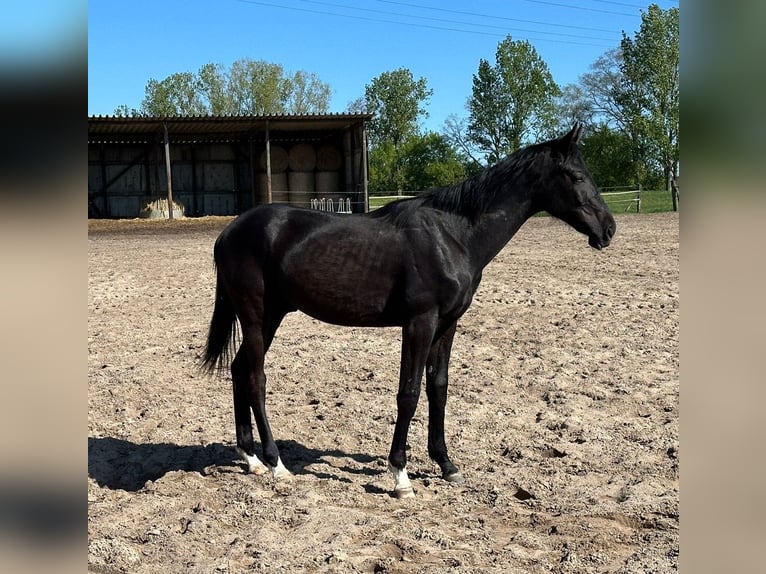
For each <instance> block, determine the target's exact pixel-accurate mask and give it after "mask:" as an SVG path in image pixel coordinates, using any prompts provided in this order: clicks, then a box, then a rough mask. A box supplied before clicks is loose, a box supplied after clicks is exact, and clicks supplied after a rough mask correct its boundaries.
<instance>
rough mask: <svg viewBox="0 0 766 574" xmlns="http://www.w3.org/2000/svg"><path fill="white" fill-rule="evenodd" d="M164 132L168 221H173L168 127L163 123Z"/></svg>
mask: <svg viewBox="0 0 766 574" xmlns="http://www.w3.org/2000/svg"><path fill="white" fill-rule="evenodd" d="M162 127H163V128H164V130H165V175H166V177H167V180H168V219H173V177H172V172H171V170H170V141H169V139H168V125H167V124H165V123H163V124H162Z"/></svg>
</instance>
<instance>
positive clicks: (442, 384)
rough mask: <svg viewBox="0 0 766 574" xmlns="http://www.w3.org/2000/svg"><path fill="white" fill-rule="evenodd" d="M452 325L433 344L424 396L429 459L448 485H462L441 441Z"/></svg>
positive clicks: (427, 362) (461, 479)
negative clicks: (426, 403) (426, 411)
mask: <svg viewBox="0 0 766 574" xmlns="http://www.w3.org/2000/svg"><path fill="white" fill-rule="evenodd" d="M456 326H457V323H453V324H452V325H451V326H450V327H449V328H447V330H446V331H445V332H444V334H443V335H442V336H441V337H439V338H438V339H437V340H436V341H434V343H433V345H431V350H430V351H429V353H428V360H427V361H426V396H427V397H428V455H429V456H430V457H431V459H432V460H433V461H435V462H436V464H438V465H439V468H440V469H441V471H442V476H443V477H444V479H445V480H447V481H449V482H464V479H463V475H462V474H460V472H459V471H458V469H457V467H456V466H455V465H454V464H453V463H452V461H451V460H450V458H449V456H448V455H447V443H446V441H445V440H444V410H445V407H446V405H447V386H448V385H447V384H448V372H449V360H450V354H451V352H452V340H453V339H454V337H455V327H456Z"/></svg>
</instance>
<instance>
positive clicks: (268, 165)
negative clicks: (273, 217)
mask: <svg viewBox="0 0 766 574" xmlns="http://www.w3.org/2000/svg"><path fill="white" fill-rule="evenodd" d="M266 200H267V201H268V202H269V203H271V201H272V199H271V142H270V141H269V120H266Z"/></svg>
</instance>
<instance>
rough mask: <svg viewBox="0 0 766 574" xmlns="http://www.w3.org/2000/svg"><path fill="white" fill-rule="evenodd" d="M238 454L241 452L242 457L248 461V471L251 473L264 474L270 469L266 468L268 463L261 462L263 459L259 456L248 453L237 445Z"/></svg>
mask: <svg viewBox="0 0 766 574" xmlns="http://www.w3.org/2000/svg"><path fill="white" fill-rule="evenodd" d="M237 454H239V456H240V458H241V459H242V460H244V461H245V462H246V463H247V471H248V472H249V473H250V474H258V475H260V474H263V473H265V472H266V471H267V470H268V469H267V468H266V465H265V464H263V463H262V462H261V459H259V458H258V457H257V456H255V455H254V454H253V455H250V454H247V453H246V452H245V451H244V450H242V449H241V448H239V447H237Z"/></svg>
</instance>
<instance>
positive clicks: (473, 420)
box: [88, 213, 679, 574]
mask: <svg viewBox="0 0 766 574" xmlns="http://www.w3.org/2000/svg"><path fill="white" fill-rule="evenodd" d="M616 219H617V224H618V231H617V235H616V237H615V240H614V242H613V244H612V246H611V247H609V248H608V249H606V250H604V251H602V252H597V251H595V250H593V249H590V248H588V246H587V241H586V239H585V238H584V237H583V236H581V235H579V234H577V233H576V232H574V231H573V230H571V229H570V228H568V227H567V226H565V225H564V224H563V223H560V222H558V221H556V220H553V219H552V218H533V219H532V220H530V221H528V222H527V223H526V224H525V225H524V227H522V229H521V231H520V232H519V233H518V234H517V235H516V237H514V238H513V239H512V240H511V242H510V243H509V244H508V246H506V248H505V249H504V250H503V251H502V252H501V253H500V254H499V255H498V256H497V257H496V259H495V260H494V261H493V262H492V263H491V264H490V265H489V266H488V267H487V268H486V270H485V273H484V280H483V282H482V284H481V286H480V288H479V291H478V293H477V295H476V297H475V299H474V303H473V305H472V306H471V308H470V309H469V310H468V312H467V313H466V315H465V316H464V317H463V319H462V320H461V322H460V323H459V325H458V332H457V336H456V338H455V344H454V350H453V354H452V361H451V371H450V375H451V379H450V395H449V401H448V404H447V442H448V446H449V447H450V454H451V456H452V459H453V460H454V462H455V463H456V464H457V465H458V467H459V468H460V469H461V471H462V473H463V474H464V476H465V477H466V482H465V484H450V483H446V482H445V481H443V480H442V479H441V478H440V475H439V469H438V467H437V466H436V465H435V464H433V463H432V462H431V461H430V460H429V458H428V455H427V452H426V432H427V408H426V398H425V392H424V393H423V396H422V397H421V402H420V405H419V407H418V411H417V413H416V416H415V419H414V421H413V423H412V427H411V430H410V435H409V447H410V448H409V450H408V457H409V463H408V469H409V471H410V478H411V479H412V482H413V486H414V488H415V492H416V497H415V498H413V499H405V500H399V499H396V498H394V497H393V496H392V495H391V489H392V488H393V480H392V478H391V476H390V474H389V473H388V471H387V469H386V456H387V454H388V449H389V446H390V441H391V437H392V433H393V423H394V417H395V394H396V386H397V372H398V365H399V349H400V333H399V331H398V330H396V329H358V328H343V327H335V326H331V325H326V324H322V323H319V322H318V321H315V320H313V319H311V318H309V317H307V316H305V315H301V314H297V313H296V314H291V315H289V316H288V317H287V318H286V319H285V321H284V323H283V324H282V327H281V329H280V330H279V331H278V332H277V337H276V339H275V342H274V345H273V346H272V349H271V351H270V353H269V355H268V356H267V376H268V377H269V396H268V403H267V407H268V409H269V412H270V419H271V424H272V428H273V430H274V434H275V437H276V438H277V442H278V445H279V447H280V449H281V453H282V459H283V461H284V462H285V464H286V466H287V467H288V468H289V469H290V470H291V471H292V472H293V473H294V477H293V478H292V479H291V480H288V481H275V480H274V479H273V478H271V476H254V475H250V474H246V473H245V470H244V466H243V464H242V463H241V462H239V461H238V460H237V459H236V455H235V451H234V444H235V435H234V423H233V409H232V401H231V384H230V382H229V381H228V380H227V379H226V378H225V377H208V376H205V375H203V374H202V373H201V372H200V371H199V370H198V363H199V358H200V356H201V353H202V351H203V348H204V344H205V337H206V334H207V327H208V323H209V320H210V316H211V313H212V304H213V293H214V285H215V282H214V270H213V265H212V255H211V253H212V246H213V242H214V241H215V238H216V237H217V235H218V233H219V231H220V229H222V228H223V226H224V225H225V223H226V222H227V221H228V219H226V218H202V219H198V220H182V221H176V222H162V221H140V220H136V221H91V222H89V233H88V260H89V267H88V382H89V394H88V565H89V571H91V572H136V573H147V574H148V573H152V574H155V573H157V572H162V573H164V574H170V573H175V572H188V573H215V572H232V573H233V572H250V571H257V572H400V573H415V572H466V573H468V572H477V573H478V572H503V573H525V574H528V573H532V574H535V573H550V572H555V573H559V572H560V573H569V572H572V573H590V572H594V573H595V572H599V573H600V572H613V573H633V572H652V573H664V572H674V571H677V569H678V554H679V515H678V504H679V483H678V463H679V439H678V432H679V424H678V421H679V414H678V398H679V381H678V372H679V350H678V326H679V283H678V281H679V259H678V251H679V236H678V216H677V214H674V213H664V214H651V215H618V216H617V217H616Z"/></svg>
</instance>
